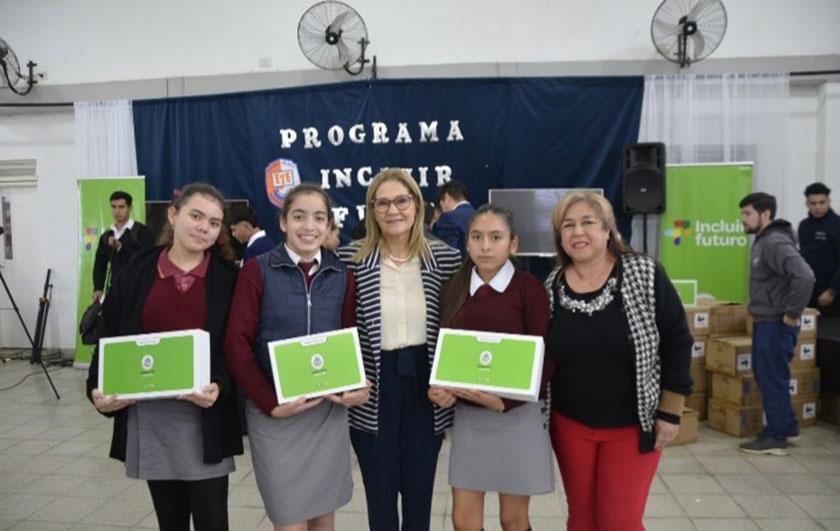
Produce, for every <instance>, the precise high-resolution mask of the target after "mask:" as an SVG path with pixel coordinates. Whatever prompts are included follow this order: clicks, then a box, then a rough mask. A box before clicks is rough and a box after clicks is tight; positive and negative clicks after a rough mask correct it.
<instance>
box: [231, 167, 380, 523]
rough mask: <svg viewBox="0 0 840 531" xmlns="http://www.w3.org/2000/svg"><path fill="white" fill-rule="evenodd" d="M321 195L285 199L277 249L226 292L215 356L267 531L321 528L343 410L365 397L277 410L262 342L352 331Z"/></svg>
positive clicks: (343, 435) (338, 496)
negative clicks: (224, 367) (231, 390)
mask: <svg viewBox="0 0 840 531" xmlns="http://www.w3.org/2000/svg"><path fill="white" fill-rule="evenodd" d="M329 212H330V199H329V196H327V194H326V193H325V192H324V191H323V190H322V189H321V188H320V187H318V186H316V185H314V184H311V183H301V184H299V185H297V186H296V187H294V188H293V189H292V191H291V192H289V194H288V195H287V196H286V203H285V205H284V208H283V214H282V216H281V218H280V228H281V229H282V230H283V232H284V233H285V234H286V242H285V243H284V244H283V245H278V246H277V247H275V248H274V249H273V250H272V251H271V252H268V253H265V254H261V255H259V256H257V257H256V259H254V260H251V261H248V262H246V263H245V265H244V266H243V268H242V273H241V274H240V276H239V280H238V281H237V284H236V291H235V293H234V297H233V304H232V305H231V308H232V313H233V314H234V315H236V319H231V320H230V322H229V323H228V329H227V338H226V341H225V357H226V358H227V361H228V365H229V366H230V370H231V373H232V374H233V376H234V379H235V380H236V381H237V383H238V384H239V385H240V386H241V388H242V390H243V391H244V393H245V395H246V396H247V397H248V399H249V400H248V403H247V405H246V414H247V417H248V438H249V441H250V444H251V459H252V461H253V464H254V474H255V476H256V479H257V488H258V489H259V491H260V495H261V496H262V499H263V503H264V504H265V509H266V512H267V513H268V517H269V519H271V522H272V523H273V524H274V528H275V530H277V531H294V530H307V529H309V530H319V531H321V530H327V531H328V530H331V529H333V528H334V525H335V521H334V520H335V514H334V513H335V510H336V509H338V508H339V507H341V506H342V505H345V504H346V503H348V502H349V501H350V498H351V497H352V495H353V480H352V479H351V477H350V437H349V430H348V425H347V407H348V406H356V405H359V404H362V403H364V402H366V401H367V399H368V396H369V389H368V388H365V389H362V390H358V391H347V392H344V393H342V394H340V395H330V396H327V397H326V399H325V398H324V397H321V398H316V399H313V400H306V399H304V398H299V399H297V400H295V401H292V402H288V403H284V404H278V402H277V394H276V391H275V389H274V378H273V376H272V372H271V362H270V360H269V351H268V346H267V343H268V342H270V341H276V340H279V339H288V338H293V337H300V336H305V335H309V334H316V333H320V332H328V331H331V330H337V329H339V328H341V327H342V311H344V312H345V319H344V321H345V323H344V324H346V325H347V326H352V324H353V322H352V321H353V304H352V301H353V297H354V289H353V276H352V275H351V274H349V273H348V271H347V268H346V267H345V266H344V264H342V263H341V261H339V259H338V257H337V256H336V255H335V254H334V253H331V252H329V251H327V250H326V248H325V247H323V244H324V240H325V239H326V237H327V232H328V230H329Z"/></svg>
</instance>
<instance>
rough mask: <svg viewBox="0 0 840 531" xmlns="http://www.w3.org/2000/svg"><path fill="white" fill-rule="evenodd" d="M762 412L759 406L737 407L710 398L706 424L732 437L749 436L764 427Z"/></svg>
mask: <svg viewBox="0 0 840 531" xmlns="http://www.w3.org/2000/svg"><path fill="white" fill-rule="evenodd" d="M762 413H763V412H762V410H761V406H750V407H738V406H733V405H729V404H726V403H721V402H717V401H716V400H714V399H712V400H709V421H708V426H709V428H710V429H713V430H717V431H722V432H724V433H728V434H729V435H732V436H734V437H750V436H752V435H755V434H757V433H758V432H760V431H761V430H762V428H763V427H764V424H763V414H762Z"/></svg>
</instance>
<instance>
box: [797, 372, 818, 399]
mask: <svg viewBox="0 0 840 531" xmlns="http://www.w3.org/2000/svg"><path fill="white" fill-rule="evenodd" d="M790 394H791V396H793V397H795V398H796V397H805V396H816V395H818V394H820V369H819V368H818V367H813V368H810V369H798V370H792V371H790Z"/></svg>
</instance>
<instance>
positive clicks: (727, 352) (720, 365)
mask: <svg viewBox="0 0 840 531" xmlns="http://www.w3.org/2000/svg"><path fill="white" fill-rule="evenodd" d="M706 368H707V369H708V370H710V371H713V372H717V373H721V374H728V375H730V376H738V375H741V374H751V373H752V338H750V337H747V336H732V337H716V338H709V340H708V341H707V342H706Z"/></svg>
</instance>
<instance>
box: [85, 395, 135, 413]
mask: <svg viewBox="0 0 840 531" xmlns="http://www.w3.org/2000/svg"><path fill="white" fill-rule="evenodd" d="M90 396H91V398H93V405H94V406H95V407H96V409H98V410H99V411H100V412H102V413H113V412H114V411H119V410H120V409H122V408H124V407H128V406H130V405H132V404H134V400H123V399H122V398H119V397H118V395H111V396H105V395H103V394H102V391H100V390H99V389H94V390H93V391H91V393H90Z"/></svg>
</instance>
